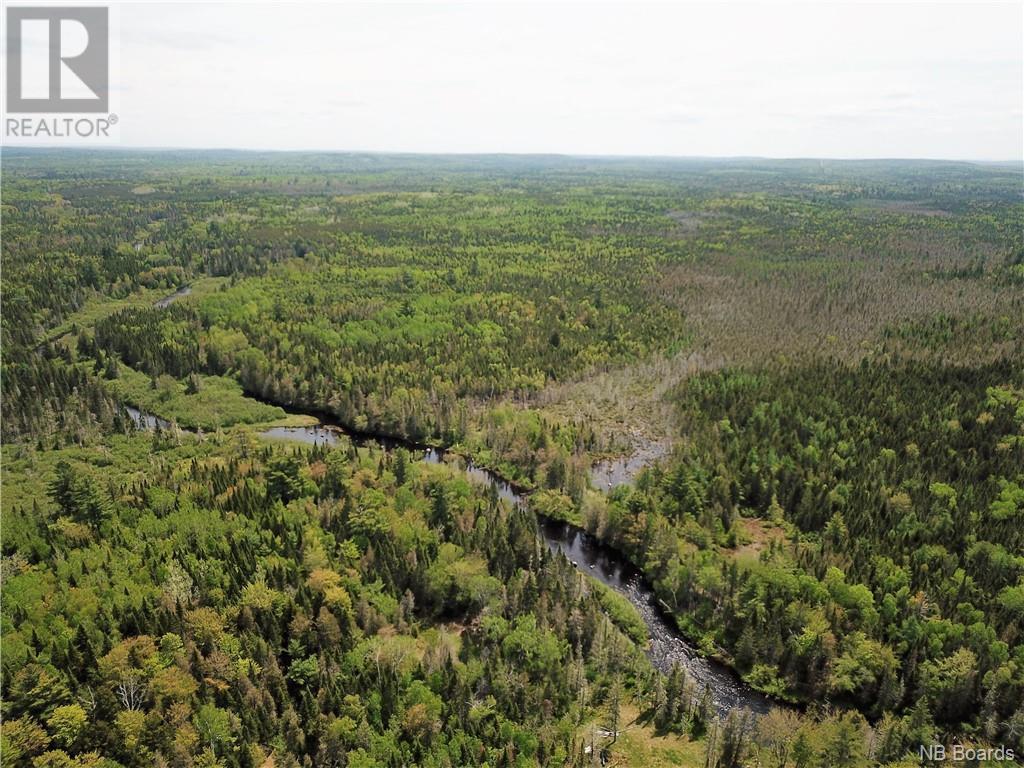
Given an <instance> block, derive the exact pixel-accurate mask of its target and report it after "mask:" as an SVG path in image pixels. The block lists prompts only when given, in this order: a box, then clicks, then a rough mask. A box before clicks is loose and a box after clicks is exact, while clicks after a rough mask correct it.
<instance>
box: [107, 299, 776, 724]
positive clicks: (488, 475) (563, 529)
mask: <svg viewBox="0 0 1024 768" xmlns="http://www.w3.org/2000/svg"><path fill="white" fill-rule="evenodd" d="M190 291H191V288H190V287H189V286H185V287H183V288H181V289H179V290H178V291H176V292H175V293H173V294H171V295H170V296H166V297H164V298H163V299H161V300H160V301H158V302H157V303H156V306H158V307H166V306H169V305H170V304H171V303H172V302H173V301H175V300H177V299H178V298H181V297H182V296H187V295H188V293H189V292H190ZM281 407H282V408H284V410H285V411H286V412H289V413H302V414H303V415H310V416H313V417H314V418H317V419H318V421H319V423H318V424H316V425H313V426H309V427H271V428H270V429H267V430H265V431H264V432H262V433H260V434H261V436H262V437H265V438H268V439H277V440H294V441H298V442H302V443H306V444H307V445H336V444H337V443H339V442H341V441H342V440H350V441H351V442H353V443H355V444H356V445H360V446H362V445H376V446H379V447H380V448H382V449H383V450H386V451H387V450H393V449H394V448H396V447H399V446H402V447H405V448H407V449H409V450H410V451H411V452H413V453H414V454H416V455H418V457H419V459H420V460H421V461H425V462H428V463H434V464H436V463H440V462H442V461H445V459H446V456H445V451H444V450H443V449H439V448H431V447H427V446H420V445H411V444H409V443H406V442H404V441H401V440H396V439H394V438H388V437H382V436H376V435H364V434H356V433H354V432H352V431H351V430H348V429H346V428H345V427H343V426H342V425H341V424H338V423H336V422H333V421H332V420H331V419H330V418H329V417H328V416H327V415H326V414H313V413H308V412H303V411H297V410H296V409H289V408H287V407H285V406H281ZM127 410H128V414H129V415H130V416H131V418H132V419H133V420H134V422H135V424H136V425H137V426H139V427H140V428H142V429H155V428H156V427H157V426H159V427H160V428H161V429H166V428H167V427H169V426H170V423H169V422H167V421H165V420H164V419H161V418H158V417H156V416H152V415H150V414H147V413H143V412H142V411H140V410H139V409H137V408H131V407H129V408H128V409H127ZM657 455H660V453H657V454H656V455H654V456H644V457H640V458H641V459H644V460H645V463H646V461H649V460H651V459H653V458H657ZM616 462H618V463H616ZM631 462H633V457H629V458H627V459H621V460H613V462H610V463H609V464H608V466H607V467H603V468H602V476H601V479H602V480H603V481H604V482H605V483H607V485H608V486H609V487H612V486H614V485H617V484H618V483H620V482H626V481H628V479H629V478H630V477H631V476H632V474H635V472H636V471H637V469H638V466H634V465H633V463H631ZM457 463H458V465H459V466H460V468H461V469H462V471H463V472H465V473H466V475H467V476H468V477H469V478H470V479H471V480H473V481H475V482H478V483H481V484H484V485H493V486H494V487H495V490H496V491H497V494H498V496H499V497H500V498H501V499H504V500H505V501H506V502H508V503H509V504H513V505H517V506H528V498H527V495H526V494H525V493H523V492H522V491H521V490H519V489H517V488H515V487H513V486H512V485H511V484H510V483H509V482H507V481H506V480H504V479H503V478H501V477H499V476H497V475H496V474H494V473H493V472H491V471H489V470H487V469H484V468H483V467H479V466H476V465H474V464H473V463H472V462H466V461H463V460H462V459H461V458H460V459H458V460H457ZM537 519H538V531H539V533H540V535H541V537H542V538H543V539H544V543H545V544H547V546H548V548H549V549H550V550H551V551H552V552H560V553H562V554H563V555H565V557H566V558H568V559H569V561H570V562H572V563H573V565H575V566H576V567H577V568H578V569H579V570H580V571H582V572H583V573H585V574H589V575H590V576H592V577H594V578H595V579H597V580H598V581H600V582H601V583H602V584H605V585H607V586H608V587H610V588H611V589H613V590H615V592H617V593H619V594H620V595H622V596H623V597H625V598H626V599H627V600H629V602H630V603H631V604H632V605H633V607H634V608H636V610H637V612H638V613H639V614H640V616H641V618H642V619H643V621H644V624H646V625H647V634H648V636H649V637H650V643H649V644H648V647H647V655H648V657H649V658H650V660H651V663H652V664H653V665H654V666H655V667H656V668H657V669H658V670H660V671H661V672H664V673H665V674H668V673H669V672H670V671H671V669H672V666H673V665H674V664H677V663H678V664H679V665H681V666H682V667H683V668H684V669H685V670H686V672H687V674H688V675H689V676H690V678H691V679H692V680H693V681H695V683H696V684H697V688H698V691H703V690H707V691H708V692H709V693H710V695H711V701H712V703H713V705H714V707H715V709H716V710H717V711H718V713H719V714H720V715H724V714H725V713H727V712H728V711H729V710H732V709H736V708H743V707H745V708H746V709H749V710H750V711H752V712H755V713H758V714H763V713H765V712H767V711H768V710H769V709H770V708H771V707H773V706H785V705H781V704H780V703H777V702H774V701H773V700H771V699H769V698H768V697H767V696H765V695H764V694H762V693H760V692H758V691H755V690H754V689H753V688H751V687H750V686H748V685H747V684H746V683H744V682H743V681H742V680H740V678H739V676H738V675H737V674H736V672H735V671H734V670H733V669H731V668H730V667H728V666H726V665H725V664H722V663H720V662H717V661H714V660H712V659H708V658H706V657H704V656H702V655H701V654H700V652H699V651H697V649H696V648H694V646H693V645H692V643H690V642H689V641H688V640H686V638H684V637H683V636H682V634H681V633H680V632H679V630H678V629H676V627H675V626H674V623H673V621H672V618H671V617H670V616H668V615H667V614H666V613H665V612H664V611H662V610H661V609H660V608H659V607H658V601H657V599H656V598H655V595H654V590H653V589H652V588H651V586H650V584H648V583H647V581H646V580H645V578H644V576H643V574H642V573H640V571H639V570H638V569H637V568H636V567H635V566H634V565H633V564H632V563H630V562H629V561H628V560H627V559H626V558H625V557H623V556H622V555H621V554H620V553H619V552H617V551H616V550H614V549H612V548H611V547H608V546H606V545H604V544H602V543H601V542H600V541H598V540H597V539H596V538H595V537H594V536H592V535H591V534H589V533H587V532H586V531H584V530H583V529H582V528H579V527H578V526H575V525H571V524H569V523H564V522H561V521H557V520H552V519H549V518H545V517H544V516H542V515H538V516H537Z"/></svg>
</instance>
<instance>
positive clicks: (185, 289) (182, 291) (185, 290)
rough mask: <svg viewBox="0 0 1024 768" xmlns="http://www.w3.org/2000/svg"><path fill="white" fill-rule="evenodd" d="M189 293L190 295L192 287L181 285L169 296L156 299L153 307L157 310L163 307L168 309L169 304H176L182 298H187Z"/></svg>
mask: <svg viewBox="0 0 1024 768" xmlns="http://www.w3.org/2000/svg"><path fill="white" fill-rule="evenodd" d="M190 293H192V286H191V285H183V286H182V287H181V288H179V289H178V290H176V291H175V292H174V293H172V294H171V295H170V296H164V297H163V298H162V299H158V300H156V301H154V302H153V306H154V307H156V308H157V309H163V308H164V307H169V306H170V305H171V304H173V303H174V302H176V301H177V300H178V299H180V298H181V297H182V296H188V295H189V294H190Z"/></svg>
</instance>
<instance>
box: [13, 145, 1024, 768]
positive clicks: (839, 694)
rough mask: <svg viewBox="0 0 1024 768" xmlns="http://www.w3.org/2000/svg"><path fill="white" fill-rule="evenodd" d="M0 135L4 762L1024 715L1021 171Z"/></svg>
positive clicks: (454, 759) (553, 744)
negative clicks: (599, 564)
mask: <svg viewBox="0 0 1024 768" xmlns="http://www.w3.org/2000/svg"><path fill="white" fill-rule="evenodd" d="M3 160H4V174H3V179H2V193H3V194H2V196H3V211H2V214H3V243H2V257H3V274H4V281H3V312H2V316H0V330H2V358H3V360H2V384H3V398H2V439H3V453H2V473H3V475H2V479H3V494H2V510H0V511H2V521H0V522H2V542H0V543H2V560H0V576H2V583H3V601H2V609H0V622H2V623H0V634H2V637H0V650H2V660H0V685H2V704H0V714H2V720H3V723H2V728H0V737H2V738H0V760H2V762H3V764H4V765H12V766H31V767H33V768H35V767H37V766H38V767H46V768H49V767H50V766H53V767H54V768H56V767H58V766H59V767H61V768H63V767H65V766H80V767H82V768H84V767H86V766H103V767H104V768H115V767H116V766H125V767H126V768H128V767H132V766H150V765H157V766H175V767H177V766H193V765H195V766H211V767H212V766H223V768H229V767H230V768H235V767H236V766H237V767H239V768H241V767H248V766H254V767H259V768H270V767H271V766H300V765H302V766H306V765H309V766H314V765H315V766H338V767H339V768H341V767H342V766H377V765H380V766H405V765H424V766H462V765H488V766H511V765H516V766H526V765H552V766H585V765H600V764H611V765H635V764H642V765H649V766H659V765H690V766H702V767H703V768H709V766H714V767H715V768H718V767H719V766H721V768H740V766H773V767H777V768H787V766H794V767H795V768H811V767H812V766H836V767H837V768H846V767H850V768H852V767H854V766H868V765H892V766H898V765H907V766H909V765H918V764H920V763H921V760H922V758H920V757H919V748H920V747H921V746H927V745H928V744H933V743H942V744H954V743H957V744H967V745H971V746H973V747H977V748H979V749H990V750H996V749H997V748H1000V749H1002V750H1003V752H1000V753H998V754H999V757H994V758H993V759H992V760H989V761H988V763H987V764H992V765H997V764H1005V761H1003V760H1002V758H1003V757H1005V756H1006V755H1005V751H1006V750H1012V751H1013V752H1014V753H1015V754H1016V755H1017V756H1018V757H1019V756H1021V755H1024V345H1022V342H1024V201H1022V198H1021V194H1020V191H1021V186H1022V176H1021V172H1020V169H1019V168H1016V167H1013V166H1009V165H1005V166H1004V165H999V164H988V165H975V164H969V163H940V162H924V161H921V162H909V161H907V162H902V161H901V162H896V161H892V162H880V161H879V162H874V161H872V162H867V161H845V162H844V161H767V160H763V161H761V160H743V161H740V160H735V161H730V160H721V161H710V160H707V161H704V160H655V159H650V160H644V159H600V160H598V159H590V158H587V159H584V158H571V157H528V156H523V157H504V156H502V157H498V156H495V157H489V156H479V157H459V156H387V155H360V154H341V153H337V154H313V153H309V154H307V153H235V152H184V151H180V152H179V151H175V152H169V151H168V152H136V151H117V152H89V151H84V150H83V151H77V150H76V151H71V150H62V151H48V150H18V149H7V150H5V151H4V156H3ZM129 408H130V409H132V410H129ZM140 411H141V412H142V414H144V415H145V417H144V418H143V420H142V421H141V422H140V421H139V417H138V413H139V412H140ZM147 419H148V421H147ZM314 423H326V424H329V425H337V430H338V431H337V433H338V434H339V435H341V433H342V432H345V433H347V434H348V437H345V436H341V437H339V439H338V440H336V441H332V443H331V444H326V443H324V444H318V445H315V446H311V445H309V444H307V443H303V442H295V441H291V440H280V439H269V438H268V435H270V434H274V430H275V429H276V430H283V431H284V433H288V431H289V430H292V431H295V430H300V429H301V428H303V427H307V426H309V425H311V424H314ZM268 430H270V431H268ZM374 440H376V442H374ZM430 446H434V447H438V448H443V449H446V453H445V460H444V461H441V462H439V463H438V462H429V461H425V460H421V459H422V458H423V456H424V451H425V450H426V448H427V447H430ZM609 462H611V463H612V465H614V463H615V462H624V463H628V465H629V466H630V467H631V469H630V472H629V474H631V475H632V477H631V478H630V482H627V483H624V484H621V485H615V484H610V485H605V483H604V482H603V481H599V480H598V478H599V477H603V476H602V475H600V474H599V472H598V470H599V468H600V467H602V466H604V465H606V464H607V463H609ZM624 465H625V464H624ZM641 465H645V466H643V467H642V468H640V469H639V471H636V470H637V469H638V468H639V467H640V466H641ZM467 467H471V468H472V467H476V468H482V469H485V470H487V471H489V472H490V473H491V476H492V477H498V478H503V479H505V480H507V481H510V482H511V483H512V484H513V486H514V487H515V488H516V489H517V490H518V491H519V492H521V493H522V494H523V495H524V496H525V497H526V498H527V499H528V504H527V505H526V506H523V505H520V504H518V503H509V501H508V500H507V499H503V498H502V497H501V495H500V494H499V493H498V491H497V489H496V487H495V486H493V485H491V486H488V485H487V484H486V483H483V484H481V483H479V482H476V481H475V480H474V477H473V475H472V473H471V472H470V473H467V472H466V471H465V470H466V468H467ZM538 515H540V516H542V519H557V520H564V521H567V522H568V523H569V524H571V525H575V526H579V527H580V528H582V529H583V530H585V531H587V532H588V533H589V534H590V535H591V536H592V537H593V540H594V541H596V542H599V543H601V544H603V545H605V546H607V547H610V548H611V551H613V552H615V553H616V557H620V558H621V560H622V562H623V563H629V564H631V565H632V566H635V567H636V568H637V569H639V571H640V572H641V573H642V575H643V578H644V579H645V580H646V582H647V583H649V584H650V585H651V587H652V589H653V591H654V595H655V596H656V600H657V603H658V606H659V610H660V611H662V612H663V613H664V614H665V616H666V617H667V619H666V620H667V621H669V622H670V623H671V624H672V625H673V628H674V630H678V633H679V636H680V638H682V639H681V640H680V642H685V643H687V644H689V645H690V646H692V648H693V649H694V653H698V654H703V655H704V656H706V657H707V658H708V659H710V660H712V661H711V663H714V664H716V665H719V666H721V667H722V668H723V669H726V670H729V674H731V675H734V676H735V677H736V679H737V680H741V681H742V683H738V684H741V685H743V686H745V687H746V688H747V689H749V690H751V691H756V692H761V693H764V694H766V695H768V696H769V697H770V700H771V701H772V702H774V705H773V707H772V708H771V709H770V711H768V712H764V713H760V712H752V711H749V710H747V709H744V708H741V707H737V708H733V709H731V710H730V711H723V710H721V709H720V708H716V706H715V705H714V704H713V701H712V696H711V693H712V692H711V691H709V690H707V689H704V690H702V688H701V686H700V685H698V684H697V683H696V682H695V679H694V677H693V675H692V674H691V671H688V669H687V668H686V667H685V665H680V664H674V665H671V666H665V665H664V664H662V665H661V666H659V664H658V663H657V659H656V658H655V655H653V654H652V652H651V647H652V644H653V643H654V642H655V641H656V640H657V639H658V638H654V637H649V636H648V635H649V630H650V625H649V623H646V622H647V620H646V619H645V618H644V612H643V611H640V612H638V611H637V607H636V606H635V605H634V604H633V603H631V602H630V600H629V596H628V595H623V594H620V593H618V592H616V591H615V590H614V589H612V588H610V587H608V586H605V585H603V584H602V583H601V582H600V581H599V580H598V579H597V578H595V577H594V574H588V572H587V571H588V569H587V568H586V567H581V566H580V564H578V563H573V562H570V561H569V560H568V559H566V558H565V557H563V556H562V555H560V554H558V553H557V552H554V551H552V550H551V549H550V548H549V547H548V546H547V545H546V544H545V541H544V538H543V535H542V531H541V530H540V529H539V527H538V517H537V516H538ZM1009 761H1010V762H1012V761H1013V757H1012V755H1011V756H1009Z"/></svg>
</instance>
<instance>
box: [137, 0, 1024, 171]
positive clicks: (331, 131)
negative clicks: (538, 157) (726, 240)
mask: <svg viewBox="0 0 1024 768" xmlns="http://www.w3.org/2000/svg"><path fill="white" fill-rule="evenodd" d="M1022 7H1024V6H1022V5H1021V4H1020V3H1016V2H1014V3H1003V4H980V3H974V4H971V5H959V4H949V3H942V4H936V3H928V4H923V3H912V4H909V3H904V4H888V5H884V4H873V3H858V4H850V3H847V4H820V3H819V4H785V5H783V4H775V3H761V4H755V5H740V4H735V3H715V4H703V3H678V4H661V5H637V4H628V5H625V4H621V5H620V4H595V5H590V4H587V5H584V4H581V3H575V4H565V5H550V4H545V5H523V4H473V5H435V4H415V5H397V4H383V5H381V4H376V5H359V4H312V5H295V4H290V3H289V4H285V3H280V4H257V5H254V4H247V5H241V4H222V5H218V4H202V5H200V4H184V3H181V4H173V5H164V4H125V5H123V6H121V7H120V38H121V64H120V70H121V73H120V74H121V79H122V80H123V82H122V83H121V87H122V97H121V124H120V126H121V138H122V143H124V144H128V145H138V146H189V147H211V146H213V147H251V148H279V149H309V148H314V149H343V150H344V149H353V150H396V151H420V152H490V151H496V152H568V153H596V154H655V155H719V156H721V155H767V156H832V157H950V158H970V159H1007V158H1019V157H1021V156H1022V154H1024V152H1022V143H1024V128H1022V124H1021V107H1022V101H1024V95H1022V94H1024V82H1022V74H1021V73H1022V66H1024V39H1022V35H1024V32H1022V29H1024V11H1022Z"/></svg>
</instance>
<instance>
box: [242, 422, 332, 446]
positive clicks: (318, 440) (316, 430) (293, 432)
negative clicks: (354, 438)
mask: <svg viewBox="0 0 1024 768" xmlns="http://www.w3.org/2000/svg"><path fill="white" fill-rule="evenodd" d="M260 436H261V437H268V438H271V439H273V440H297V441H298V442H300V443H305V444H306V445H337V444H338V443H339V442H340V441H341V440H342V439H343V438H346V436H345V433H344V432H342V431H341V430H340V429H338V428H337V427H328V426H324V425H320V424H318V425H316V426H313V427H271V428H270V429H268V430H265V431H264V432H261V433H260Z"/></svg>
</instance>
